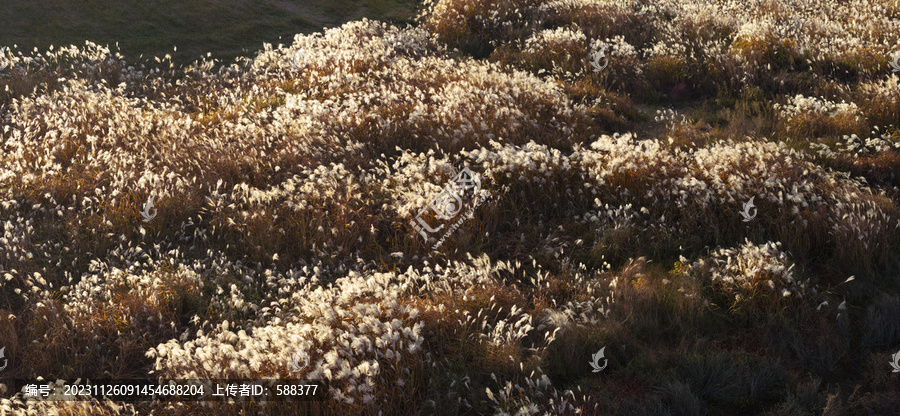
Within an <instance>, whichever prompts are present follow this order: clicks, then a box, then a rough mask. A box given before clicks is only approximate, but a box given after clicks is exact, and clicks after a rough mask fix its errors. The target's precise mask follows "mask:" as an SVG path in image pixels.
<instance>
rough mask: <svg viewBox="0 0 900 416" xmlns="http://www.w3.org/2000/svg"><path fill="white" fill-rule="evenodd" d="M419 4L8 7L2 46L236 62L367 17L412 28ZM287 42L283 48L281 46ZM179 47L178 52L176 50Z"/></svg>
mask: <svg viewBox="0 0 900 416" xmlns="http://www.w3.org/2000/svg"><path fill="white" fill-rule="evenodd" d="M416 4H417V3H416V2H415V1H413V0H149V1H138V0H124V1H118V0H116V1H109V0H79V1H59V0H34V1H32V0H9V1H5V2H3V5H0V45H4V46H12V45H14V44H17V45H18V46H19V47H20V48H21V49H23V50H31V49H32V48H34V47H37V48H39V49H41V50H45V49H46V48H48V47H49V46H50V45H55V46H65V45H69V44H74V45H83V44H84V41H85V40H89V41H92V42H94V43H97V44H100V45H109V46H110V47H114V46H115V45H116V44H117V43H118V45H119V48H120V52H121V53H123V54H124V55H126V56H128V57H135V58H136V57H137V56H139V55H144V56H145V57H149V56H163V55H165V54H171V55H172V56H173V58H174V59H175V61H176V62H184V61H186V60H194V59H197V58H199V57H200V56H201V55H205V54H206V53H207V52H212V53H213V55H214V57H216V58H219V59H224V60H231V59H232V58H234V57H236V56H238V55H246V54H249V53H251V52H253V51H255V50H257V49H259V48H260V47H261V46H262V44H263V43H264V42H268V43H273V44H277V43H279V42H284V43H290V42H292V41H293V36H294V34H296V33H312V32H317V31H321V30H322V28H323V27H333V26H337V25H340V24H342V23H344V22H347V21H350V20H358V19H361V18H363V17H367V18H370V19H378V20H384V21H393V22H397V23H400V22H406V21H411V20H412V18H413V17H414V14H415V7H416V6H415V5H416ZM279 39H281V40H279ZM175 47H177V51H174V52H173V49H174V48H175Z"/></svg>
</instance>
